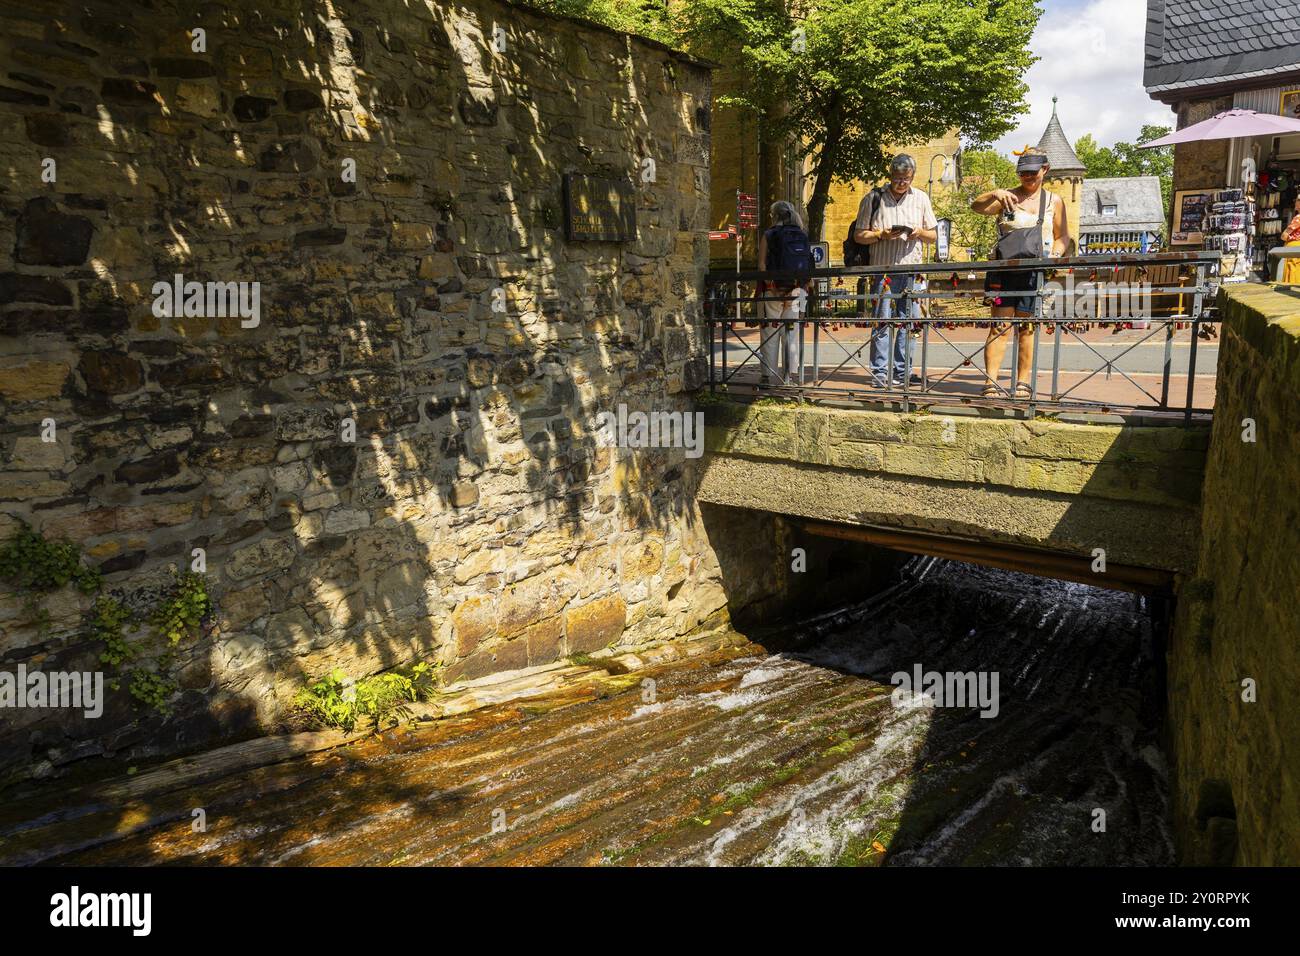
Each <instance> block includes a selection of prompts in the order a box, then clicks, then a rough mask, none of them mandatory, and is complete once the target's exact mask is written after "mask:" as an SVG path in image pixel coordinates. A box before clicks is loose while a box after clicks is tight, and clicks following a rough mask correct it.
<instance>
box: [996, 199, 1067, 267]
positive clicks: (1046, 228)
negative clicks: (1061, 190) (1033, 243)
mask: <svg viewBox="0 0 1300 956" xmlns="http://www.w3.org/2000/svg"><path fill="white" fill-rule="evenodd" d="M1038 188H1039V189H1040V190H1042V192H1043V194H1044V195H1046V196H1047V205H1046V206H1045V207H1044V209H1043V258H1044V259H1048V258H1051V255H1052V246H1053V244H1054V243H1055V232H1056V230H1055V229H1054V228H1053V227H1052V223H1053V221H1054V220H1053V218H1052V217H1053V214H1054V212H1055V209H1056V204H1057V203H1058V202H1060V197H1059V196H1057V195H1056V193H1054V192H1052V191H1051V190H1048V189H1043V187H1042V186H1039V187H1038ZM1038 202H1039V199H1038V195H1037V194H1035V195H1034V196H1033V197H1032V198H1031V199H1029V200H1028V206H1027V207H1021V206H1017V207H1016V209H1015V218H1014V219H1012V220H1011V221H1009V222H1008V221H1007V220H1006V219H1003V218H1002V215H1001V214H999V215H998V234H999V235H1002V236H1005V235H1006V234H1007V233H1008V232H1010V231H1011V230H1012V229H1032V228H1033V227H1034V224H1035V223H1037V222H1038Z"/></svg>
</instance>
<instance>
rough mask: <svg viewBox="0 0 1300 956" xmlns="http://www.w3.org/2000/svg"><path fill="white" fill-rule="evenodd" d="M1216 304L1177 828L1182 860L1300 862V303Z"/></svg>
mask: <svg viewBox="0 0 1300 956" xmlns="http://www.w3.org/2000/svg"><path fill="white" fill-rule="evenodd" d="M1219 308H1220V311H1221V313H1222V315H1223V318H1224V323H1223V344H1222V346H1221V351H1220V356H1219V377H1218V384H1217V398H1216V401H1215V411H1214V430H1213V434H1212V436H1211V439H1210V447H1209V456H1208V458H1207V460H1206V468H1205V493H1204V495H1203V497H1202V505H1201V510H1202V527H1201V536H1200V537H1201V545H1200V556H1199V560H1198V562H1197V568H1196V577H1195V579H1194V580H1193V581H1192V582H1191V584H1190V585H1189V586H1188V587H1187V588H1186V589H1185V593H1184V594H1183V595H1182V596H1180V599H1179V602H1178V612H1177V619H1176V621H1175V625H1174V628H1173V635H1172V638H1171V643H1170V648H1169V725H1170V734H1169V736H1170V740H1171V743H1172V748H1171V749H1172V751H1173V758H1174V760H1173V763H1174V770H1175V775H1174V780H1173V793H1172V795H1171V798H1172V803H1173V816H1174V824H1175V827H1176V833H1177V837H1178V843H1179V852H1180V856H1181V858H1182V861H1183V862H1184V863H1200V864H1218V865H1225V864H1229V863H1236V864H1238V865H1245V866H1295V865H1296V864H1297V863H1300V752H1298V751H1297V748H1298V747H1300V697H1298V696H1297V688H1298V687H1300V623H1297V622H1298V621H1300V553H1297V551H1296V548H1295V534H1296V528H1297V527H1300V433H1298V432H1297V423H1300V301H1297V300H1296V299H1295V298H1294V297H1293V296H1289V295H1285V294H1283V293H1282V292H1275V291H1273V290H1272V289H1270V288H1268V287H1266V286H1247V285H1241V286H1237V287H1235V288H1233V289H1231V290H1228V289H1226V288H1225V290H1224V291H1223V292H1221V293H1220V296H1219ZM1247 419H1249V420H1251V421H1252V422H1253V424H1254V434H1253V436H1250V435H1249V434H1248V432H1247V427H1248V426H1247V425H1246V421H1247ZM1244 435H1245V436H1247V437H1253V439H1254V440H1253V441H1244V440H1243V436H1244ZM1247 680H1249V681H1251V682H1252V684H1253V688H1252V687H1250V686H1248V685H1246V684H1245V683H1244V682H1245V681H1247ZM1252 696H1253V700H1251V699H1247V698H1248V697H1252Z"/></svg>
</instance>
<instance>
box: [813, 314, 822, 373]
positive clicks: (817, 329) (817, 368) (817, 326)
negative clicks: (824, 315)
mask: <svg viewBox="0 0 1300 956" xmlns="http://www.w3.org/2000/svg"><path fill="white" fill-rule="evenodd" d="M820 333H821V323H820V322H813V336H812V339H813V354H812V378H813V384H814V385H816V384H817V383H818V382H820V381H821V376H822V373H821V364H820V359H819V358H818V354H819V353H818V351H817V350H818V347H819V341H820V339H821V335H820Z"/></svg>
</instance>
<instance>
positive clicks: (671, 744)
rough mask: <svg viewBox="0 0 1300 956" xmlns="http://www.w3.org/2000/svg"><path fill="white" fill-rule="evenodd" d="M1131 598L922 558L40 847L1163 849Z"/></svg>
mask: <svg viewBox="0 0 1300 956" xmlns="http://www.w3.org/2000/svg"><path fill="white" fill-rule="evenodd" d="M1139 600H1140V599H1137V598H1135V596H1134V595H1131V594H1126V593H1121V592H1112V591H1104V590H1101V589H1097V588H1092V587H1089V586H1086V585H1081V584H1071V583H1066V582H1059V581H1050V580H1046V579H1040V578H1033V577H1029V576H1026V575H1022V574H1017V573H1015V572H1010V571H998V570H992V569H986V568H978V567H974V566H970V565H962V564H956V563H953V562H947V561H942V560H936V559H933V558H916V559H913V560H911V561H909V562H908V563H907V564H906V565H905V566H904V568H903V570H902V572H901V576H900V578H899V580H898V582H897V583H896V584H895V585H893V586H892V587H890V588H888V589H887V590H886V591H884V592H882V593H881V594H879V595H877V596H875V597H874V598H872V599H871V600H869V601H866V602H865V603H863V604H861V605H858V606H855V607H852V608H847V609H841V610H840V611H839V612H836V613H832V614H827V615H822V616H820V617H819V618H817V619H814V620H812V621H810V622H806V623H805V624H804V625H802V626H801V627H800V628H796V629H792V630H791V631H790V632H789V633H787V634H786V635H785V638H784V639H783V640H781V641H776V642H774V641H766V642H765V644H766V645H767V647H766V649H765V647H764V646H759V645H756V644H753V643H749V642H747V641H745V640H742V639H740V638H738V637H734V636H733V637H732V638H731V639H728V640H724V641H721V642H715V643H716V645H717V646H715V647H714V649H713V650H711V651H710V652H708V653H705V654H701V655H699V656H696V657H692V658H688V659H686V660H684V661H678V662H674V663H670V664H665V665H663V666H659V667H654V668H652V669H650V670H649V671H646V672H644V673H641V672H638V673H635V674H627V675H622V678H621V679H620V680H616V681H613V682H609V683H606V684H604V685H592V686H589V687H586V688H583V689H579V690H576V691H574V690H571V691H568V692H565V693H558V694H551V695H549V696H542V697H538V698H534V699H529V700H523V701H514V702H511V703H507V704H499V705H495V706H490V707H487V708H484V709H481V710H478V711H475V712H473V713H470V714H466V715H462V716H460V717H456V718H449V719H445V720H441V721H438V722H436V723H434V724H432V725H421V726H416V727H412V728H402V729H399V730H395V731H389V732H386V733H384V734H383V735H381V736H372V737H368V738H366V739H364V740H361V741H358V742H355V743H352V744H350V745H347V746H343V747H337V748H334V749H331V750H326V751H321V752H317V753H312V754H309V755H306V756H303V757H299V758H295V759H291V760H287V761H283V762H280V763H275V764H272V765H269V766H264V767H260V768H258V769H256V770H252V771H249V772H245V773H239V774H232V775H230V776H228V777H226V778H222V779H217V780H213V781H208V782H205V783H202V784H201V785H196V786H189V787H183V788H181V789H178V790H176V791H174V792H170V793H166V794H164V795H161V796H158V797H156V798H152V799H151V801H150V802H149V803H148V804H147V805H143V806H133V807H129V808H123V809H122V810H121V820H120V823H119V826H120V829H121V830H122V831H123V832H127V833H128V835H125V836H122V837H120V838H113V839H108V840H106V841H92V842H94V843H95V845H92V846H87V847H86V848H84V849H80V850H75V851H72V852H65V853H61V854H59V855H55V856H53V857H51V858H48V859H43V860H42V861H41V862H43V863H46V864H54V865H59V864H89V865H100V864H157V863H168V864H199V865H211V864H258V865H379V866H384V865H473V864H486V865H528V864H560V865H717V864H722V865H926V864H940V865H943V864H1006V865H1047V864H1079V865H1102V864H1111V865H1113V864H1122V865H1150V864H1168V863H1171V862H1172V861H1173V858H1174V853H1173V846H1172V840H1171V834H1170V830H1169V824H1168V820H1167V816H1168V814H1167V795H1166V767H1165V762H1164V758H1163V756H1162V753H1161V750H1160V746H1159V727H1158V724H1159V714H1160V713H1161V710H1162V708H1163V702H1162V700H1161V697H1160V687H1159V680H1160V676H1159V673H1158V670H1159V669H1158V667H1157V664H1156V662H1157V660H1158V648H1157V645H1156V641H1155V637H1154V634H1153V624H1152V620H1151V617H1150V615H1149V614H1147V613H1146V611H1145V610H1144V609H1143V608H1142V607H1141V606H1140V605H1139V603H1138V602H1139ZM773 644H780V645H782V646H783V647H784V649H782V650H779V651H773V650H772V645H773ZM915 665H920V666H921V667H922V668H923V669H924V670H926V671H931V670H933V671H940V672H943V671H986V672H991V671H996V672H998V674H999V704H998V712H997V715H996V717H991V718H985V717H981V716H980V712H979V711H978V710H977V709H974V708H969V707H968V708H951V707H941V708H929V707H900V706H897V705H896V704H895V703H894V701H893V699H892V695H893V691H894V687H893V686H892V685H891V684H890V677H891V675H892V674H894V673H895V672H897V671H908V672H910V671H912V669H913V667H914V666H915ZM647 677H648V678H651V679H652V680H653V682H654V684H653V694H650V693H649V691H650V685H648V684H646V682H645V681H646V678H647ZM192 807H202V808H204V811H205V813H206V823H207V829H206V832H201V833H196V832H193V829H192V827H191V825H190V812H189V810H188V808H192ZM101 809H102V808H101ZM1098 810H1103V811H1105V817H1104V819H1105V827H1104V831H1102V832H1099V830H1098V827H1097V821H1098V820H1099V817H1098V814H1097V811H1098ZM133 818H134V822H132V820H133ZM152 818H156V819H158V820H161V821H164V822H161V823H159V824H158V825H156V826H145V827H144V828H141V827H140V823H141V820H146V821H147V820H148V819H152ZM69 825H70V826H75V821H70V822H69ZM3 829H4V828H3V827H0V831H2V830H3ZM8 832H10V833H11V834H12V833H14V832H15V829H14V827H13V824H12V818H11V820H10V824H9V831H8ZM0 851H3V844H2V843H0Z"/></svg>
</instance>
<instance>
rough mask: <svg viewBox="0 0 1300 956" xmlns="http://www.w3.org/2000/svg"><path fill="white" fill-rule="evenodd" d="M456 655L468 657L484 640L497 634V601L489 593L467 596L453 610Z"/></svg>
mask: <svg viewBox="0 0 1300 956" xmlns="http://www.w3.org/2000/svg"><path fill="white" fill-rule="evenodd" d="M451 624H452V628H453V629H454V631H455V635H456V655H457V656H458V657H466V656H468V655H470V654H472V653H474V650H475V649H476V648H477V647H478V645H479V643H480V642H482V641H483V640H485V639H487V638H489V637H491V636H493V635H494V634H496V602H495V600H494V599H493V598H492V597H490V596H487V595H478V596H476V597H471V598H466V599H465V600H464V601H462V602H461V603H460V604H459V605H457V606H456V609H455V610H454V611H452V612H451Z"/></svg>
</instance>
